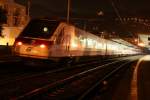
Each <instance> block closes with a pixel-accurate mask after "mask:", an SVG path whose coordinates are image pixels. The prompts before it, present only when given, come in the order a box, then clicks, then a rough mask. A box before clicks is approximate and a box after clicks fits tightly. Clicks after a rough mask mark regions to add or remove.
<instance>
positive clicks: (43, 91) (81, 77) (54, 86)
mask: <svg viewBox="0 0 150 100" xmlns="http://www.w3.org/2000/svg"><path fill="white" fill-rule="evenodd" d="M132 61H133V60H132ZM124 62H127V61H126V59H124V60H121V61H114V62H111V63H108V64H104V65H101V66H98V67H95V68H91V69H88V70H85V71H82V72H80V73H77V74H74V75H70V76H69V77H67V78H64V79H62V80H58V81H55V82H53V83H50V84H47V85H44V86H42V87H40V88H36V89H34V90H32V91H30V92H27V93H25V94H24V95H21V96H18V97H16V98H15V99H37V98H38V99H39V98H40V99H49V98H50V99H51V100H53V99H54V100H58V99H61V100H64V99H71V100H72V99H74V100H76V99H78V98H79V99H80V100H82V99H84V98H85V97H86V96H87V95H88V94H89V93H90V92H88V93H87V92H85V91H92V90H93V88H92V89H91V87H93V86H94V87H95V82H97V81H98V82H99V84H105V82H106V81H105V79H107V78H110V76H112V75H114V73H116V72H118V71H119V70H120V69H122V68H124V67H123V66H124V65H126V63H125V64H122V63H124ZM130 62H131V61H130ZM127 63H128V62H127ZM91 80H92V81H91ZM96 84H98V83H96ZM87 89H88V90H87ZM81 94H83V95H81Z"/></svg>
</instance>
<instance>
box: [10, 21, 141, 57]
mask: <svg viewBox="0 0 150 100" xmlns="http://www.w3.org/2000/svg"><path fill="white" fill-rule="evenodd" d="M34 25H35V26H34ZM32 32H33V33H32ZM13 52H14V54H15V55H18V56H21V57H30V58H40V59H58V58H62V57H81V56H98V55H125V54H128V55H129V54H138V53H140V52H141V51H140V50H139V49H137V48H136V47H131V46H127V45H125V44H121V43H118V42H115V41H111V40H106V39H103V38H100V37H98V36H96V35H94V34H91V33H89V32H86V31H84V30H81V29H79V28H77V27H75V26H73V25H69V24H67V23H65V22H55V21H50V20H45V19H40V20H33V21H31V22H30V23H29V24H28V25H27V27H26V28H25V29H24V30H23V32H22V33H21V34H20V35H19V37H18V38H17V39H16V41H15V43H14V46H13Z"/></svg>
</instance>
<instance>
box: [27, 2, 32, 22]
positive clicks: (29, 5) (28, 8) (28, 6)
mask: <svg viewBox="0 0 150 100" xmlns="http://www.w3.org/2000/svg"><path fill="white" fill-rule="evenodd" d="M30 7H31V0H28V1H27V16H28V19H29V18H30Z"/></svg>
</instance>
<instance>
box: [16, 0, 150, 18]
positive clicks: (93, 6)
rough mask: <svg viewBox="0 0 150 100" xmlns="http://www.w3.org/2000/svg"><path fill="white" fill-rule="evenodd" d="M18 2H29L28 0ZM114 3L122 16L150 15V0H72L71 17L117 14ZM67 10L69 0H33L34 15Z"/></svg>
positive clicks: (64, 14)
mask: <svg viewBox="0 0 150 100" xmlns="http://www.w3.org/2000/svg"><path fill="white" fill-rule="evenodd" d="M112 1H113V2H112ZM16 2H18V3H20V4H23V5H26V4H27V3H26V2H27V0H16ZM112 3H113V4H114V5H115V8H116V9H117V10H118V12H119V14H120V16H133V17H148V18H149V16H150V0H71V17H96V16H98V15H97V12H99V11H103V13H104V16H111V15H116V13H115V10H114V7H113V6H112ZM66 12H67V0H31V16H32V17H39V16H40V17H41V16H48V17H51V16H53V17H65V16H66Z"/></svg>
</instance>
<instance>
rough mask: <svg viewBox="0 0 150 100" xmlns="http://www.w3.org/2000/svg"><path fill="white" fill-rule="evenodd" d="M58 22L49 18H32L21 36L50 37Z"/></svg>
mask: <svg viewBox="0 0 150 100" xmlns="http://www.w3.org/2000/svg"><path fill="white" fill-rule="evenodd" d="M58 24H59V22H58V21H49V20H32V21H30V22H29V24H28V25H27V26H26V28H25V29H24V30H23V32H22V33H21V35H20V36H21V37H33V38H45V39H47V38H50V37H51V36H52V35H53V33H54V31H55V30H56V28H57V26H58Z"/></svg>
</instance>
